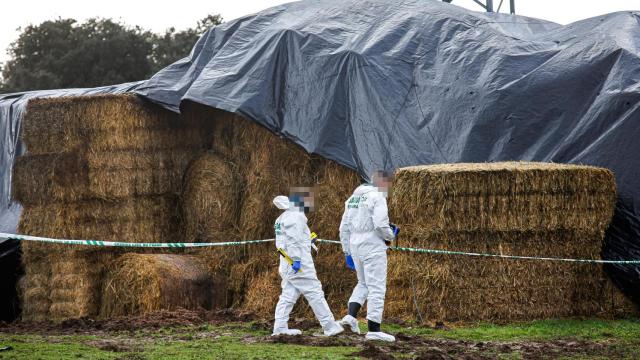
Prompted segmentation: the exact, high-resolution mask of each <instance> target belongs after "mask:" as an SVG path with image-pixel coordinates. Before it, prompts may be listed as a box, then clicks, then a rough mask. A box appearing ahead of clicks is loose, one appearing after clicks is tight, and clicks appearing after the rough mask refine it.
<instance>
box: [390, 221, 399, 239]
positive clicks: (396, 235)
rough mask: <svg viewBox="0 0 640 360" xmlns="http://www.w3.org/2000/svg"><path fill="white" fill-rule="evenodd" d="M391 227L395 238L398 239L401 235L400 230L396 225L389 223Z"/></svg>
mask: <svg viewBox="0 0 640 360" xmlns="http://www.w3.org/2000/svg"><path fill="white" fill-rule="evenodd" d="M389 227H390V228H391V230H392V231H393V237H394V238H397V237H398V234H400V228H399V227H398V226H397V225H396V224H391V223H389Z"/></svg>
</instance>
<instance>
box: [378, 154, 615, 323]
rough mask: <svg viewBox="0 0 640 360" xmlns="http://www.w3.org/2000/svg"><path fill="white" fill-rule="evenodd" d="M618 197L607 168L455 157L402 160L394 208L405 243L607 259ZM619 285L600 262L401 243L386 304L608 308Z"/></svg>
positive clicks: (541, 311) (526, 316)
mask: <svg viewBox="0 0 640 360" xmlns="http://www.w3.org/2000/svg"><path fill="white" fill-rule="evenodd" d="M615 197H616V193H615V183H614V180H613V175H612V174H611V172H609V171H608V170H605V169H599V168H594V167H587V166H577V165H560V164H537V163H513V162H510V163H493V164H452V165H436V166H421V167H411V168H404V169H400V170H398V171H397V173H396V179H395V183H394V187H393V196H392V198H391V200H390V210H391V219H392V221H394V222H397V223H398V224H399V225H400V226H401V227H402V234H401V238H400V240H399V241H400V242H401V244H400V245H401V246H410V247H420V248H428V249H442V250H459V251H468V252H480V253H498V254H509V255H522V256H531V255H534V256H547V257H567V258H596V259H597V258H599V256H600V252H601V246H602V241H603V237H604V230H605V229H606V227H607V225H608V223H609V221H610V219H611V216H612V213H613V206H614V201H615ZM609 285H610V284H609V281H608V280H607V278H606V276H605V275H604V273H603V272H602V267H601V266H600V265H597V264H575V263H558V262H548V261H516V260H506V259H498V258H477V257H464V256H451V255H428V254H411V253H392V254H391V255H390V257H389V280H388V289H389V290H388V293H387V294H388V295H387V299H388V301H387V307H386V309H385V311H386V313H387V314H388V316H392V317H402V318H411V319H418V318H420V317H422V318H424V319H430V320H447V321H477V320H491V321H513V320H531V319H540V318H552V317H567V316H593V315H606V314H611V313H612V312H615V311H617V309H613V308H612V307H611V306H610V304H611V303H612V295H611V294H610V293H609V290H610V286H609ZM418 313H419V315H418Z"/></svg>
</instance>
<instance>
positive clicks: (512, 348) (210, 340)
mask: <svg viewBox="0 0 640 360" xmlns="http://www.w3.org/2000/svg"><path fill="white" fill-rule="evenodd" d="M298 325H300V326H301V327H302V328H303V329H305V331H304V332H305V334H304V335H303V336H300V337H271V336H269V335H270V323H268V322H260V321H245V322H235V321H225V322H219V321H207V322H203V323H201V324H193V325H187V326H185V325H174V326H161V327H156V326H151V327H147V326H142V327H137V328H136V327H131V328H127V329H117V328H116V329H108V327H107V326H104V325H96V326H93V327H91V326H90V327H84V328H83V327H79V328H78V327H74V326H71V327H64V326H62V327H59V328H57V327H55V326H54V327H44V328H38V327H34V328H24V327H17V328H16V327H12V326H10V325H9V326H5V327H0V348H2V347H7V346H10V347H11V349H9V350H3V351H0V359H167V358H173V359H221V358H224V359H300V358H308V359H353V358H371V359H405V358H407V359H415V358H420V359H458V358H466V359H493V358H499V359H521V358H525V359H529V358H535V359H537V358H566V359H618V358H626V359H634V358H637V357H638V356H639V354H640V321H638V320H634V319H632V320H545V321H536V322H530V323H518V324H511V325H490V324H477V325H468V326H463V327H453V328H450V329H445V330H436V329H433V328H425V327H412V326H406V325H405V326H400V325H388V326H387V330H389V331H390V332H391V333H393V334H395V335H396V336H397V338H398V341H397V342H396V343H393V344H383V343H378V342H374V343H371V342H366V343H365V342H364V341H363V339H362V337H361V336H358V335H355V334H344V335H342V336H338V337H335V338H324V337H319V336H314V335H313V333H315V332H319V331H320V329H319V327H317V325H316V324H313V323H310V322H308V321H303V322H301V323H299V324H298ZM363 330H364V328H363Z"/></svg>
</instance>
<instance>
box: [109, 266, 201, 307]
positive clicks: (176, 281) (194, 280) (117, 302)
mask: <svg viewBox="0 0 640 360" xmlns="http://www.w3.org/2000/svg"><path fill="white" fill-rule="evenodd" d="M213 294H214V288H213V283H212V282H211V277H210V276H209V273H208V271H207V268H206V266H205V265H204V263H203V261H202V259H201V258H199V257H195V256H190V255H171V254H135V253H128V254H125V255H123V256H121V257H120V258H118V259H117V260H116V261H115V262H114V263H113V264H112V266H111V270H109V272H108V273H107V276H106V279H105V281H104V289H103V301H102V308H101V311H100V315H101V316H103V317H114V316H122V315H130V314H146V313H150V312H153V311H157V310H176V309H179V308H185V309H199V308H201V309H210V308H211V305H212V301H213Z"/></svg>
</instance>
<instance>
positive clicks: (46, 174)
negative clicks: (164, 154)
mask: <svg viewBox="0 0 640 360" xmlns="http://www.w3.org/2000/svg"><path fill="white" fill-rule="evenodd" d="M104 156H105V157H106V156H109V153H106V154H105V155H104ZM131 156H136V153H132V154H131ZM192 156H193V155H192V154H189V153H187V152H182V154H180V155H178V154H176V156H174V157H173V158H171V160H173V161H176V162H173V161H166V159H164V161H163V160H161V158H160V157H156V158H155V159H154V160H150V161H149V162H148V163H147V164H146V165H147V167H146V168H140V167H137V168H128V167H126V166H122V167H119V166H110V167H105V168H102V167H98V168H96V167H94V166H93V164H92V163H89V162H88V161H87V158H86V157H84V155H79V154H75V153H71V154H47V155H33V156H30V155H27V156H21V157H19V158H17V159H16V162H15V165H14V169H13V174H14V180H13V184H14V185H13V196H14V198H15V199H16V200H17V201H19V202H20V203H21V204H23V205H40V204H47V203H51V202H77V201H82V200H89V199H105V200H117V199H122V198H127V197H132V196H149V195H164V194H177V193H179V191H180V187H181V185H182V175H183V173H184V170H185V169H186V167H187V164H188V163H189V161H190V160H191V158H192ZM123 158H124V157H121V158H120V159H123ZM112 160H118V157H115V158H114V159H112ZM142 161H144V160H142ZM102 163H105V161H102ZM130 164H131V163H128V164H125V165H130Z"/></svg>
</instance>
